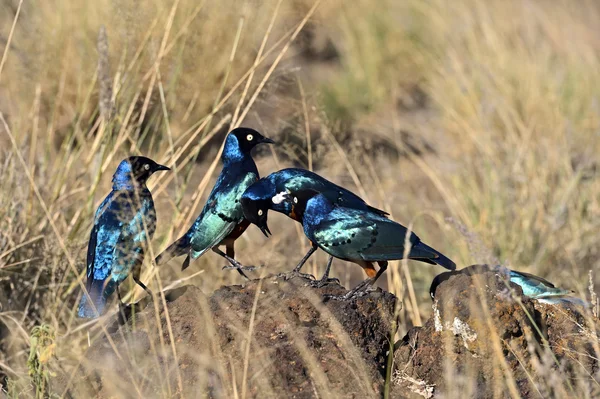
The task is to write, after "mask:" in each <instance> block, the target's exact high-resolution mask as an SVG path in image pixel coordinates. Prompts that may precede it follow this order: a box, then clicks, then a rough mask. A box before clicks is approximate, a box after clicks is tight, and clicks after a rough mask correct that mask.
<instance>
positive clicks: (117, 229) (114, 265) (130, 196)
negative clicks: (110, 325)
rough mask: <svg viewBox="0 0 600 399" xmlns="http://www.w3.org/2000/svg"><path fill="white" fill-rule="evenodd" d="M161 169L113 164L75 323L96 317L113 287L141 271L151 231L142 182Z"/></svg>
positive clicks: (151, 212) (143, 161)
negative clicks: (136, 271) (116, 166)
mask: <svg viewBox="0 0 600 399" xmlns="http://www.w3.org/2000/svg"><path fill="white" fill-rule="evenodd" d="M132 159H133V161H132ZM132 162H134V165H135V162H139V164H137V165H136V166H135V167H137V168H138V169H139V170H137V169H136V170H132ZM146 165H147V166H146ZM144 166H146V168H144ZM167 169H168V168H166V167H163V166H161V165H158V164H156V163H154V162H153V161H152V160H149V159H148V158H144V157H132V158H129V159H126V160H124V161H122V162H121V163H120V164H119V166H118V168H117V170H116V172H115V174H114V175H113V187H112V191H111V192H110V193H109V194H108V196H107V197H106V198H105V199H104V201H102V204H101V205H100V207H99V208H98V209H97V211H96V214H95V218H94V225H93V227H92V231H91V234H90V241H89V244H88V252H87V273H86V277H87V282H86V288H87V293H84V295H83V296H82V298H81V301H80V304H79V310H78V315H79V317H88V318H91V317H97V316H98V315H99V314H102V312H103V310H104V307H105V305H106V302H107V299H108V298H109V297H110V296H111V295H112V294H113V292H114V291H115V289H116V288H117V287H118V285H119V284H120V283H121V282H122V281H123V280H125V279H126V278H127V276H128V275H129V274H130V273H131V272H132V271H135V270H139V268H140V267H141V265H142V262H143V258H144V249H145V248H146V246H147V245H148V244H147V241H148V240H149V239H150V238H152V235H153V234H154V231H155V230H156V211H155V209H154V202H153V200H152V194H151V193H150V191H149V190H148V188H147V187H146V184H145V182H146V179H147V178H148V177H149V176H150V175H151V174H152V173H153V172H154V171H155V170H167ZM94 308H95V309H94Z"/></svg>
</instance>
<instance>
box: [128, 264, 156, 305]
mask: <svg viewBox="0 0 600 399" xmlns="http://www.w3.org/2000/svg"><path fill="white" fill-rule="evenodd" d="M141 271H142V265H141V264H139V265H138V266H136V267H134V268H133V272H132V273H131V275H132V277H133V281H134V282H135V283H136V284H137V285H139V286H140V287H142V289H143V290H144V291H146V293H147V294H148V295H150V297H151V298H152V291H150V289H149V288H148V287H146V284H144V283H142V281H141V280H140V274H141Z"/></svg>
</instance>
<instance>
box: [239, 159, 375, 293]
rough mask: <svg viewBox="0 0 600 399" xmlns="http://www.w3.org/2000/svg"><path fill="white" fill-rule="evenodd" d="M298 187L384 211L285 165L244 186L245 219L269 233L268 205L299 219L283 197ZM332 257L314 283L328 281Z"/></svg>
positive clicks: (341, 203)
mask: <svg viewBox="0 0 600 399" xmlns="http://www.w3.org/2000/svg"><path fill="white" fill-rule="evenodd" d="M301 190H314V191H316V192H318V193H321V194H323V195H324V196H325V198H327V199H328V200H329V201H330V202H332V203H333V204H334V205H337V206H343V207H346V208H353V209H358V210H362V211H366V212H373V213H375V214H377V215H380V216H382V217H384V216H386V215H387V213H386V212H384V211H382V210H379V209H377V208H374V207H372V206H369V205H368V204H367V203H366V202H365V201H364V200H363V199H362V198H360V197H359V196H358V195H356V194H354V193H353V192H351V191H349V190H347V189H345V188H343V187H340V186H338V185H336V184H334V183H332V182H330V181H329V180H327V179H325V178H324V177H322V176H319V175H318V174H316V173H314V172H311V171H308V170H306V169H297V168H289V169H282V170H280V171H278V172H275V173H271V174H270V175H269V176H266V177H263V178H262V179H260V180H259V181H257V182H256V183H254V184H253V185H251V186H250V187H248V189H247V190H246V192H244V195H242V207H243V210H244V216H245V217H246V220H248V221H249V222H251V223H254V224H255V225H257V226H258V227H259V228H260V229H261V230H262V232H263V233H264V234H265V235H266V236H268V234H270V230H269V227H268V225H267V216H268V211H269V210H270V209H271V210H274V211H276V212H280V213H283V214H284V215H286V216H288V217H290V218H291V219H293V220H296V221H297V222H299V223H302V219H301V218H299V217H298V215H297V214H295V213H294V212H293V207H292V204H291V203H289V202H288V201H284V196H285V195H286V194H287V193H290V192H297V191H301ZM318 248H319V247H318V245H316V244H315V243H314V242H313V243H312V245H311V248H310V249H309V250H308V252H307V253H306V255H305V256H304V257H303V258H302V260H301V261H300V263H298V265H297V266H296V267H295V268H294V270H293V273H298V274H299V272H300V269H301V268H302V266H303V265H304V264H305V263H306V261H307V260H308V258H309V257H310V256H311V255H312V254H313V253H314V252H315V251H316V250H317V249H318ZM332 260H333V258H332V257H331V256H330V258H329V262H328V263H327V268H326V270H325V274H324V275H323V278H321V280H319V281H318V282H317V286H322V285H323V284H325V283H326V282H327V281H328V277H329V270H330V268H331V261H332Z"/></svg>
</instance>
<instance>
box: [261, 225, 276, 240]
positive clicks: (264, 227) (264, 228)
mask: <svg viewBox="0 0 600 399" xmlns="http://www.w3.org/2000/svg"><path fill="white" fill-rule="evenodd" d="M260 231H262V233H263V234H264V235H265V237H267V238H269V234H270V235H273V233H271V230H269V226H267V225H266V224H265V225H264V226H260Z"/></svg>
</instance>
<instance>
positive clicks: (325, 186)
mask: <svg viewBox="0 0 600 399" xmlns="http://www.w3.org/2000/svg"><path fill="white" fill-rule="evenodd" d="M285 175H286V176H290V177H289V178H287V179H286V180H284V181H283V183H284V185H285V189H286V190H289V191H292V192H294V191H298V190H303V189H313V190H316V191H318V192H320V193H321V194H323V195H324V196H325V197H326V198H327V199H328V200H329V201H330V202H331V203H333V204H335V205H338V206H342V207H345V208H351V209H362V210H365V211H370V212H374V213H376V214H378V215H380V216H386V215H388V213H387V212H384V211H382V210H380V209H377V208H375V207H372V206H370V205H368V204H367V203H366V202H365V201H364V200H363V199H362V198H360V197H359V196H358V195H356V194H354V193H353V192H352V191H350V190H347V189H345V188H344V187H341V186H338V185H337V184H335V183H332V182H330V181H329V180H327V179H325V178H324V177H322V176H319V175H318V174H316V173H314V172H310V171H307V170H303V169H289V171H287V173H286V174H285Z"/></svg>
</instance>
